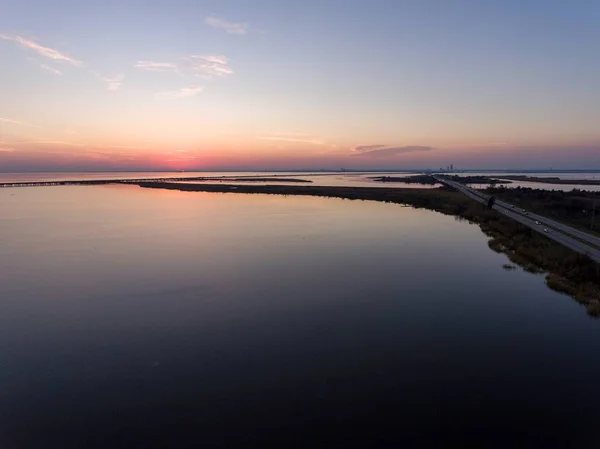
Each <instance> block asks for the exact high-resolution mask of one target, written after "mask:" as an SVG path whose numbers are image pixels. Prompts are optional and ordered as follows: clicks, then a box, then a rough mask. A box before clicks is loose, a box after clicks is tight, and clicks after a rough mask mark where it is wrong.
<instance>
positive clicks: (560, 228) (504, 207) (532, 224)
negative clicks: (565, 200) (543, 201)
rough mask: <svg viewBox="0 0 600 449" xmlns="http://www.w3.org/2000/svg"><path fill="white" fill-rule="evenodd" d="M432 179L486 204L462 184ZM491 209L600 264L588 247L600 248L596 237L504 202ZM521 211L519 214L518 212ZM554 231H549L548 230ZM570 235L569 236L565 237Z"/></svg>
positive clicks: (599, 254)
mask: <svg viewBox="0 0 600 449" xmlns="http://www.w3.org/2000/svg"><path fill="white" fill-rule="evenodd" d="M434 178H435V179H436V180H437V181H438V182H440V183H442V184H446V185H448V186H450V187H453V188H455V189H456V190H458V191H459V192H462V193H464V194H465V195H467V196H468V197H470V198H472V199H473V200H475V201H478V202H480V203H482V204H487V202H488V197H487V196H486V195H484V194H483V193H481V192H479V191H477V190H475V189H471V188H470V187H467V186H465V185H464V184H461V183H458V182H454V181H450V180H448V179H444V178H441V177H438V176H434ZM493 209H494V210H495V211H497V212H499V213H501V214H502V215H505V216H507V217H509V218H512V219H513V220H515V221H518V222H519V223H522V224H524V225H525V226H527V227H529V228H530V229H532V230H533V231H535V232H539V233H540V234H543V235H545V236H546V237H548V238H549V239H552V240H554V241H555V242H558V243H560V244H561V245H563V246H566V247H567V248H570V249H572V250H573V251H577V252H578V253H580V254H585V255H587V256H588V257H589V258H590V259H592V260H594V261H595V262H598V263H600V250H598V249H596V248H593V247H591V246H589V244H587V243H590V244H593V245H598V246H600V239H598V237H595V236H592V235H589V234H587V233H585V232H581V231H579V230H577V229H574V228H572V227H570V226H567V225H564V224H562V223H559V222H557V221H554V220H550V219H548V218H546V217H542V216H541V215H537V214H532V213H530V212H527V214H526V215H525V213H521V212H522V209H517V208H516V207H515V208H514V209H513V205H512V204H509V203H506V202H504V201H496V203H495V205H494V206H493ZM519 211H521V212H519ZM536 221H539V222H540V223H541V224H536ZM550 227H551V228H554V229H549V228H550ZM544 229H548V231H549V232H545V231H544ZM567 234H570V235H567ZM571 236H573V237H577V238H578V239H582V240H584V242H582V241H580V240H577V239H575V238H573V237H571Z"/></svg>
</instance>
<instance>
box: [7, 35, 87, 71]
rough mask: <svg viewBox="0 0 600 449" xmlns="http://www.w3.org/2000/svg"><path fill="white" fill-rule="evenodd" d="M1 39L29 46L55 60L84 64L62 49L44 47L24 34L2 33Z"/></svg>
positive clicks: (75, 64)
mask: <svg viewBox="0 0 600 449" xmlns="http://www.w3.org/2000/svg"><path fill="white" fill-rule="evenodd" d="M0 39H4V40H7V41H12V42H16V43H18V44H20V45H22V46H23V47H25V48H29V49H30V50H33V51H35V52H36V53H38V54H39V55H42V56H44V57H46V58H50V59H53V60H55V61H64V62H68V63H69V64H71V65H74V66H76V67H81V66H82V65H83V62H81V61H79V60H77V59H74V58H71V57H70V56H67V55H65V54H64V53H61V52H60V51H58V50H55V49H54V48H50V47H44V46H43V45H40V44H38V43H36V42H34V41H31V40H28V39H25V38H24V37H22V36H9V35H6V34H0Z"/></svg>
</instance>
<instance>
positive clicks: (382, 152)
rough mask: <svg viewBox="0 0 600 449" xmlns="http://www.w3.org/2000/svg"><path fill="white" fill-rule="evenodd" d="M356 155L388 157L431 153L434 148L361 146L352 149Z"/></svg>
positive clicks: (418, 146)
mask: <svg viewBox="0 0 600 449" xmlns="http://www.w3.org/2000/svg"><path fill="white" fill-rule="evenodd" d="M354 150H355V151H357V153H356V154H355V156H362V157H374V158H378V157H390V156H397V155H399V154H406V153H421V152H424V151H432V150H434V148H432V147H428V146H420V145H413V146H405V147H388V146H387V145H361V146H358V147H356V148H354Z"/></svg>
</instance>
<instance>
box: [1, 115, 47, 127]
mask: <svg viewBox="0 0 600 449" xmlns="http://www.w3.org/2000/svg"><path fill="white" fill-rule="evenodd" d="M0 122H5V123H12V124H14V125H20V126H27V127H29V128H41V126H38V125H32V124H31V123H25V122H20V121H18V120H12V119H9V118H2V117H0Z"/></svg>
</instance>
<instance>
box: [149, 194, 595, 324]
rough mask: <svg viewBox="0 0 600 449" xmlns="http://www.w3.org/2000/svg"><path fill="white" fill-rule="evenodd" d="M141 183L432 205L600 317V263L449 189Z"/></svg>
mask: <svg viewBox="0 0 600 449" xmlns="http://www.w3.org/2000/svg"><path fill="white" fill-rule="evenodd" d="M138 185H139V186H141V187H146V188H158V189H171V190H183V191H200V192H222V193H228V192H229V193H232V192H237V193H255V194H279V195H308V196H319V197H332V198H343V199H351V200H370V201H383V202H388V203H398V204H407V205H410V206H413V207H415V208H426V209H431V210H435V211H438V212H441V213H443V214H447V215H454V216H457V217H459V218H460V219H465V220H468V221H470V222H473V223H477V224H478V225H479V226H480V228H481V229H482V231H483V232H484V233H485V234H487V235H488V236H490V237H492V239H491V240H490V242H489V246H490V248H492V249H493V250H495V251H497V252H502V253H505V254H506V255H507V256H508V258H509V259H510V260H511V261H512V262H513V263H515V264H518V265H520V266H521V267H523V268H524V269H525V270H527V271H530V272H533V273H542V272H546V273H548V274H547V276H546V284H547V285H548V287H550V288H552V289H553V290H556V291H559V292H563V293H566V294H568V295H569V296H571V297H573V298H574V299H575V300H577V301H578V302H579V303H581V304H583V305H585V307H586V309H587V311H588V313H589V314H590V315H592V316H600V265H599V264H596V263H595V262H594V261H592V260H590V259H589V258H588V257H586V256H584V255H581V254H578V253H576V252H574V251H572V250H570V249H568V248H565V247H564V246H562V245H560V244H558V243H556V242H554V241H553V240H550V239H548V238H546V237H545V236H543V235H541V234H539V233H537V232H533V231H532V230H531V229H529V228H528V227H526V226H524V225H522V224H520V223H518V222H516V221H514V220H511V219H510V218H508V217H505V216H503V215H501V214H498V213H497V212H495V211H493V210H488V209H487V208H486V207H485V206H484V205H482V204H480V203H478V202H475V201H472V200H471V199H469V198H467V197H466V196H465V195H463V194H462V193H460V192H457V191H455V190H453V189H449V188H445V187H443V188H438V189H402V188H385V187H325V186H323V187H321V186H272V185H265V186H260V185H236V186H234V185H226V184H177V183H163V182H140V183H138Z"/></svg>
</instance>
